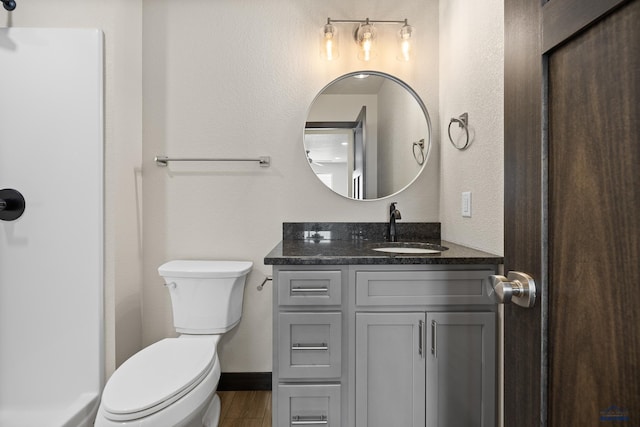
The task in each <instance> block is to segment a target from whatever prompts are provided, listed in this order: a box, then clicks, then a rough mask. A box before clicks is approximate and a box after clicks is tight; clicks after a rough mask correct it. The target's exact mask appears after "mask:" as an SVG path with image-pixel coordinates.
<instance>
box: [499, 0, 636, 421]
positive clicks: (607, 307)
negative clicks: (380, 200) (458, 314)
mask: <svg viewBox="0 0 640 427" xmlns="http://www.w3.org/2000/svg"><path fill="white" fill-rule="evenodd" d="M639 115H640V0H635V1H620V0H594V1H591V0H551V1H550V2H547V3H545V4H541V2H540V1H539V0H506V1H505V270H507V271H509V270H519V271H523V272H525V273H529V274H531V275H532V276H533V277H534V279H535V280H536V282H537V284H538V286H539V295H540V298H539V300H538V302H537V303H536V306H535V307H534V308H533V309H523V308H519V307H516V306H506V307H505V410H504V416H505V426H506V427H512V426H517V427H521V426H523V427H526V426H536V427H538V426H541V425H542V426H545V425H547V426H554V427H555V426H558V427H560V426H562V427H564V426H581V427H582V426H603V425H605V426H606V425H616V426H638V425H640V280H639V279H640V137H639V135H640V130H639V129H638V128H639V127H640V119H639Z"/></svg>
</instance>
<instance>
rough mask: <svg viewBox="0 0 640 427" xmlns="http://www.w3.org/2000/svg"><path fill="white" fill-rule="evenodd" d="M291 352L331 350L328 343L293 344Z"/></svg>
mask: <svg viewBox="0 0 640 427" xmlns="http://www.w3.org/2000/svg"><path fill="white" fill-rule="evenodd" d="M291 350H329V346H328V345H327V343H326V342H323V343H322V344H293V345H292V346H291Z"/></svg>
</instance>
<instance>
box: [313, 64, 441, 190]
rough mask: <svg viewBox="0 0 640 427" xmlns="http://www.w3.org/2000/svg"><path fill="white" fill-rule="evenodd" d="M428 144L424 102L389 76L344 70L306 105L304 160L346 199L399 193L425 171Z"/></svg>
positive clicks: (429, 141)
mask: <svg viewBox="0 0 640 427" xmlns="http://www.w3.org/2000/svg"><path fill="white" fill-rule="evenodd" d="M430 148H431V122H430V120H429V114H428V113H427V109H426V107H425V105H424V103H423V102H422V100H421V99H420V97H419V96H418V95H417V94H416V92H415V91H414V90H413V89H411V88H410V87H409V86H408V85H407V84H406V83H404V82H403V81H401V80H399V79H397V78H395V77H393V76H391V75H389V74H385V73H381V72H377V71H361V72H354V73H349V74H346V75H344V76H342V77H339V78H337V79H336V80H334V81H332V82H331V83H329V84H328V85H327V86H325V88H324V89H322V91H320V93H319V94H318V95H317V96H316V98H315V99H314V100H313V103H312V104H311V107H310V108H309V113H308V116H307V122H306V124H305V129H304V149H305V153H306V157H307V159H306V160H307V162H308V163H309V165H310V166H311V169H312V170H313V172H314V173H315V174H316V176H317V177H318V178H319V179H320V181H322V182H323V183H324V184H325V185H326V186H327V187H329V188H331V189H332V190H333V191H335V192H336V193H338V194H340V195H342V196H344V197H348V198H350V199H356V200H371V199H379V198H383V197H388V196H391V195H393V194H396V193H398V192H400V191H402V190H403V189H404V188H406V187H407V186H408V185H409V184H411V183H412V182H413V181H414V180H415V179H416V178H417V177H418V175H419V174H420V172H422V170H423V169H424V167H425V165H426V164H427V160H428V158H429V151H430Z"/></svg>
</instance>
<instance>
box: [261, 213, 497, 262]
mask: <svg viewBox="0 0 640 427" xmlns="http://www.w3.org/2000/svg"><path fill="white" fill-rule="evenodd" d="M352 224H357V225H355V226H351V225H352ZM422 224H423V223H413V224H412V223H404V224H402V225H403V226H405V228H404V229H402V228H401V227H399V228H398V231H399V233H398V235H399V240H401V241H403V242H422V243H431V244H436V245H441V246H445V247H447V248H448V249H447V250H445V251H443V252H440V253H436V254H400V253H387V252H379V251H375V250H373V248H374V247H376V246H380V244H381V243H384V242H385V241H386V236H385V235H384V230H385V229H386V228H385V227H386V224H385V223H285V224H283V237H284V239H283V240H282V241H281V242H280V243H278V245H277V246H276V247H275V248H273V250H272V251H271V252H269V254H268V255H267V256H266V257H265V258H264V263H265V265H349V264H366V265H371V264H493V265H496V264H502V263H503V262H504V258H503V257H501V256H498V255H494V254H490V253H488V252H483V251H479V250H476V249H471V248H468V247H465V246H461V245H457V244H455V243H451V242H446V241H442V240H440V226H439V224H437V227H434V224H435V223H424V225H425V226H424V227H422ZM398 226H400V224H398Z"/></svg>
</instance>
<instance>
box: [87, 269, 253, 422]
mask: <svg viewBox="0 0 640 427" xmlns="http://www.w3.org/2000/svg"><path fill="white" fill-rule="evenodd" d="M251 267H252V263H251V262H247V261H170V262H168V263H165V264H163V265H162V266H160V268H159V269H158V271H159V273H160V275H161V276H163V278H164V280H165V284H166V285H167V287H168V289H169V292H170V295H171V304H172V308H173V316H174V325H175V327H176V330H177V331H178V332H181V333H182V335H180V336H179V337H178V338H166V339H164V340H161V341H158V342H156V343H155V344H152V345H150V346H149V347H147V348H145V349H143V350H141V351H140V352H138V353H137V354H135V355H133V356H132V357H131V358H130V359H128V360H127V361H126V362H125V363H123V364H122V365H121V366H120V367H119V368H118V369H117V370H116V371H115V372H114V373H113V375H112V376H111V378H110V379H109V381H107V384H106V386H105V388H104V391H103V394H102V399H101V402H100V408H99V409H98V415H97V417H96V423H95V426H96V427H116V426H120V427H123V426H127V427H128V426H136V427H151V426H153V427H165V426H166V427H177V426H180V427H183V426H184V427H215V426H217V425H218V420H219V417H220V399H219V398H218V396H217V395H216V394H215V391H216V388H217V386H218V380H219V379H220V361H219V358H218V354H217V345H218V342H219V341H220V337H221V335H222V334H223V333H225V332H227V331H228V330H230V329H231V328H233V327H234V326H235V325H236V324H237V323H238V322H239V321H240V317H241V314H242V300H243V295H244V283H245V279H246V275H247V274H248V273H249V271H250V270H251Z"/></svg>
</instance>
